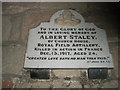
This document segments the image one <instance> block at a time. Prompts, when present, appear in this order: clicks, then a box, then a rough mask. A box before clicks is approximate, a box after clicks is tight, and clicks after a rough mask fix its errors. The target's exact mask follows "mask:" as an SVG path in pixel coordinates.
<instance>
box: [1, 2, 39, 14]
mask: <svg viewBox="0 0 120 90" xmlns="http://www.w3.org/2000/svg"><path fill="white" fill-rule="evenodd" d="M2 6H3V7H2V9H3V14H16V13H23V12H25V11H27V10H29V9H34V8H38V7H39V6H40V3H39V2H3V5H2Z"/></svg>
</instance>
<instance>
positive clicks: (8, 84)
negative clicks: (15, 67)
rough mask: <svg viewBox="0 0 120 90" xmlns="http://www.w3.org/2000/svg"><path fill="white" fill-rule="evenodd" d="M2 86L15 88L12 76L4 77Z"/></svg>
mask: <svg viewBox="0 0 120 90" xmlns="http://www.w3.org/2000/svg"><path fill="white" fill-rule="evenodd" d="M2 88H10V89H12V88H13V80H12V78H2Z"/></svg>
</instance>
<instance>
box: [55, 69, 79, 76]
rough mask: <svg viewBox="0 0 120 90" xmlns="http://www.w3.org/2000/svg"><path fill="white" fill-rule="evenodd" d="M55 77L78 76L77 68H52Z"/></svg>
mask: <svg viewBox="0 0 120 90" xmlns="http://www.w3.org/2000/svg"><path fill="white" fill-rule="evenodd" d="M53 72H54V74H55V76H56V77H60V78H65V77H70V78H72V77H80V70H79V69H76V70H75V69H73V70H71V69H54V70H53Z"/></svg>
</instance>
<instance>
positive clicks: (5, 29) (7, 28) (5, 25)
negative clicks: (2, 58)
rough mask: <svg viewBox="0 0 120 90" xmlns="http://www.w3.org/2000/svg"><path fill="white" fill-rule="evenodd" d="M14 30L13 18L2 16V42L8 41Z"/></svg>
mask: <svg viewBox="0 0 120 90" xmlns="http://www.w3.org/2000/svg"><path fill="white" fill-rule="evenodd" d="M11 28H12V23H11V16H2V40H3V41H7V40H9V37H10V32H11Z"/></svg>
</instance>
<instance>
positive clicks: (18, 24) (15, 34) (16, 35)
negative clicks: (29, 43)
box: [10, 15, 22, 41]
mask: <svg viewBox="0 0 120 90" xmlns="http://www.w3.org/2000/svg"><path fill="white" fill-rule="evenodd" d="M13 18H14V19H13V22H12V25H13V26H12V31H11V36H10V40H11V41H17V40H19V39H20V34H21V29H22V16H20V15H17V16H13Z"/></svg>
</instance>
